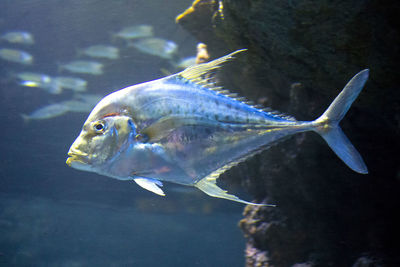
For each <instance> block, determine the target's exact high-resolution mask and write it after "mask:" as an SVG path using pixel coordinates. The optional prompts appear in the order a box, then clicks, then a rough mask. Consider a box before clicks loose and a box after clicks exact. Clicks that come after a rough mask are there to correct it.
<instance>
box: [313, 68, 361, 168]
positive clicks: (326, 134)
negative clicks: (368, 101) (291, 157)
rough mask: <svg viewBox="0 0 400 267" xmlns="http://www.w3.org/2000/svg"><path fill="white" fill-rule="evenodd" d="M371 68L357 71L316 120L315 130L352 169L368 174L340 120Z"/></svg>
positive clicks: (359, 90)
mask: <svg viewBox="0 0 400 267" xmlns="http://www.w3.org/2000/svg"><path fill="white" fill-rule="evenodd" d="M368 74H369V70H368V69H365V70H362V71H360V72H359V73H357V74H356V75H355V76H354V77H353V78H352V79H351V80H350V81H349V82H348V83H347V84H346V86H345V87H344V89H343V90H342V92H340V94H339V95H338V96H337V97H336V98H335V100H333V102H332V104H331V105H330V106H329V107H328V109H327V110H326V111H325V112H324V114H322V116H321V117H319V118H318V119H316V120H315V121H314V123H315V125H316V127H315V128H314V131H315V132H317V133H319V134H320V135H321V136H322V138H324V140H325V141H326V142H327V143H328V145H329V146H330V148H331V149H332V150H333V151H334V152H335V153H336V155H337V156H338V157H339V158H340V159H341V160H342V161H343V162H344V163H346V164H347V166H349V167H350V168H351V169H352V170H354V171H356V172H358V173H362V174H366V173H368V169H367V166H366V165H365V163H364V161H363V159H362V158H361V155H360V154H359V153H358V151H357V150H356V149H355V147H354V146H353V145H352V144H351V142H350V140H349V139H348V138H347V137H346V135H345V134H344V133H343V131H342V129H341V128H340V126H339V122H340V121H341V120H342V119H343V117H344V115H346V113H347V111H348V110H349V108H350V106H351V104H352V103H353V101H354V100H355V99H356V98H357V96H358V94H359V93H360V92H361V90H362V88H363V86H364V84H365V82H366V81H367V79H368Z"/></svg>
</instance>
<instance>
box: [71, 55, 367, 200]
mask: <svg viewBox="0 0 400 267" xmlns="http://www.w3.org/2000/svg"><path fill="white" fill-rule="evenodd" d="M237 52H240V51H237ZM237 52H235V53H237ZM235 53H232V54H230V55H227V56H225V57H222V58H220V59H217V60H214V61H212V62H209V63H206V64H201V65H197V66H193V67H190V68H188V69H186V70H184V71H183V72H180V73H178V74H175V75H171V76H168V77H165V78H162V79H159V80H155V81H151V82H147V83H143V84H139V85H135V86H131V87H127V88H125V89H122V90H119V91H117V92H114V93H112V94H110V95H108V96H107V97H105V98H104V99H103V100H101V101H100V102H99V104H98V105H97V106H96V107H95V108H94V109H93V111H92V112H91V114H90V115H89V117H88V119H87V121H86V122H85V125H84V129H83V130H82V133H81V135H80V136H79V137H78V138H77V140H76V141H75V142H74V144H73V145H72V146H71V149H70V152H69V155H70V156H71V157H70V158H69V159H68V160H67V163H68V164H69V165H71V166H72V167H75V168H78V169H82V170H86V171H93V172H97V173H99V174H103V175H106V176H110V177H113V178H117V179H121V180H130V179H134V180H135V181H136V182H137V183H138V184H139V185H141V186H142V187H144V188H146V189H148V190H150V191H153V192H154V193H157V194H160V195H163V194H164V193H163V192H162V190H161V189H160V188H159V186H162V183H161V182H160V181H168V182H173V183H179V184H183V185H190V186H195V187H197V188H199V189H201V190H202V191H204V192H205V193H207V194H209V195H211V196H214V197H220V198H225V199H229V200H234V201H238V202H242V203H246V204H254V203H250V202H247V201H244V200H241V199H239V198H237V197H236V196H234V195H230V194H228V193H227V192H226V191H224V190H222V189H221V188H219V187H218V186H217V185H216V179H217V178H218V176H219V175H220V174H221V173H222V172H224V171H226V170H227V169H229V168H231V167H232V166H234V165H236V164H238V163H240V162H242V161H244V160H245V159H247V158H248V157H250V156H252V155H254V154H256V153H258V152H261V151H263V150H265V149H267V148H268V147H270V146H271V145H273V144H274V143H276V142H277V141H279V140H281V139H282V138H284V137H286V136H289V135H292V134H295V133H298V132H304V131H316V132H318V133H319V134H321V135H322V137H323V138H324V139H325V140H326V141H327V142H328V144H329V145H330V146H331V147H332V149H333V150H334V151H335V152H336V154H338V156H339V157H340V158H341V159H342V160H343V161H345V163H346V164H348V165H349V167H350V168H352V169H353V170H355V171H357V172H360V173H366V172H367V170H366V167H365V165H364V163H363V161H362V159H361V157H360V156H359V154H358V152H357V151H356V150H355V149H354V147H353V146H352V145H351V144H350V142H349V141H348V140H347V138H346V137H345V136H344V134H343V133H342V132H341V130H340V128H339V126H338V125H337V124H338V123H339V121H340V120H341V118H342V117H343V116H344V114H345V113H346V111H347V109H348V108H349V107H350V105H351V102H352V101H354V99H355V97H356V96H357V95H358V93H359V92H360V90H361V88H362V86H363V85H364V83H365V81H366V79H367V77H368V71H367V70H366V71H363V72H360V74H358V75H357V76H356V77H355V78H353V80H352V81H351V82H350V83H349V84H348V86H346V88H348V87H349V85H350V87H351V88H350V89H351V90H350V89H348V90H347V91H350V93H345V92H347V91H346V88H345V89H344V90H343V92H342V93H341V94H340V95H339V96H338V98H337V99H336V100H335V101H336V103H335V101H334V104H335V105H333V104H332V105H331V107H330V108H328V110H327V111H326V112H325V113H324V114H323V115H322V116H321V117H320V118H318V119H317V120H315V121H311V122H302V121H296V120H295V119H294V118H291V117H287V116H281V115H276V114H274V113H270V112H266V111H263V110H261V109H258V108H257V107H254V106H252V105H249V104H246V103H245V102H242V101H240V99H235V98H234V97H233V96H232V95H228V94H227V92H226V91H225V90H222V89H221V88H218V87H215V85H213V84H212V83H209V81H208V80H207V79H205V78H204V77H205V74H208V73H210V72H211V71H213V70H215V69H217V68H218V67H220V65H221V64H222V63H223V62H225V61H227V60H229V59H231V58H232V55H233V54H235ZM357 77H358V78H357ZM353 87H354V88H355V89H353ZM338 99H339V100H338ZM338 109H340V111H338ZM111 120H112V121H111ZM99 121H100V122H99ZM98 123H101V126H98V125H99V124H98ZM107 125H109V127H108V126H107ZM111 125H112V126H111ZM93 126H94V127H98V128H99V129H100V128H101V134H103V135H104V134H106V133H108V135H109V136H110V138H108V139H107V140H108V141H107V142H106V141H105V140H106V139H104V141H101V142H100V141H98V144H97V145H93V147H97V148H99V147H102V148H101V149H100V150H102V151H103V153H100V154H99V153H98V151H97V154H96V156H93V154H94V152H89V153H88V152H87V151H88V146H89V144H90V142H88V141H83V139H85V140H87V139H88V138H91V137H92V135H93V136H94V138H95V141H96V140H97V139H98V140H100V139H99V138H101V136H98V135H97V134H98V133H96V131H97V130H95V132H94V133H90V131H92V132H93V130H91V129H90V127H93ZM103 126H104V127H103ZM107 127H108V128H107ZM331 133H333V134H331ZM111 136H112V138H111ZM96 138H97V139H96ZM110 140H112V141H110ZM95 141H91V142H92V143H93V144H94V143H95ZM96 142H97V141H96ZM106 143H107V144H108V145H107V146H106V145H105V144H106ZM111 147H112V149H111ZM98 150H99V149H98ZM111 150H112V151H111ZM110 151H111V152H110ZM80 155H81V156H80ZM82 155H83V156H84V157H82ZM106 155H107V156H106ZM95 159H96V160H95ZM100 159H101V160H100Z"/></svg>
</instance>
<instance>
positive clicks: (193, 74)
mask: <svg viewBox="0 0 400 267" xmlns="http://www.w3.org/2000/svg"><path fill="white" fill-rule="evenodd" d="M246 50H247V49H240V50H236V51H235V52H232V53H230V54H228V55H226V56H223V57H220V58H217V59H215V60H213V61H210V62H207V63H203V64H198V65H194V66H191V67H189V68H187V69H185V70H184V71H181V72H179V73H178V74H177V75H178V76H180V77H182V78H184V79H187V80H189V81H190V82H193V83H195V84H197V85H200V86H202V87H205V88H208V89H210V90H212V91H214V92H216V93H218V94H221V95H224V96H226V97H229V98H231V99H234V100H237V101H240V102H243V103H245V104H247V105H249V106H252V107H254V108H257V109H260V108H259V107H256V106H255V105H254V103H253V102H252V101H249V100H247V99H246V98H245V97H241V96H238V95H237V93H231V92H229V90H227V89H225V88H223V87H222V86H217V84H216V82H215V79H214V77H213V76H212V74H213V73H214V71H215V70H217V69H219V68H220V67H221V66H222V64H223V63H225V62H227V61H229V60H232V59H234V55H236V54H238V53H241V52H244V51H246Z"/></svg>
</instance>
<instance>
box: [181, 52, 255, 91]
mask: <svg viewBox="0 0 400 267" xmlns="http://www.w3.org/2000/svg"><path fill="white" fill-rule="evenodd" d="M246 50H247V49H240V50H236V51H235V52H232V53H230V54H228V55H226V56H223V57H220V58H217V59H215V60H213V61H210V62H207V63H203V64H198V65H194V66H191V67H189V68H187V69H185V70H184V71H181V72H179V73H178V75H179V76H181V77H183V78H185V79H188V80H190V81H192V82H194V83H197V84H201V85H204V84H203V83H204V82H208V79H207V74H211V73H212V72H213V71H214V70H216V69H218V68H220V67H221V65H222V64H223V63H225V62H227V61H228V60H231V59H233V58H234V57H233V56H234V55H236V54H238V53H240V52H243V51H246Z"/></svg>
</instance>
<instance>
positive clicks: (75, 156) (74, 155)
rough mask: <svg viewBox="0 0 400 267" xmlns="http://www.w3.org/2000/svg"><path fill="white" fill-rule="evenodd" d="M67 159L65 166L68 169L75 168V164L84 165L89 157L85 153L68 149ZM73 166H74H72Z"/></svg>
mask: <svg viewBox="0 0 400 267" xmlns="http://www.w3.org/2000/svg"><path fill="white" fill-rule="evenodd" d="M67 155H68V156H69V157H68V158H67V161H66V163H67V165H68V166H70V167H75V166H76V165H77V164H79V165H82V164H83V165H86V164H87V163H88V160H89V157H88V154H87V153H84V152H80V151H77V150H72V149H70V150H69V151H68V154H67ZM74 165H75V166H74Z"/></svg>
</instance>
